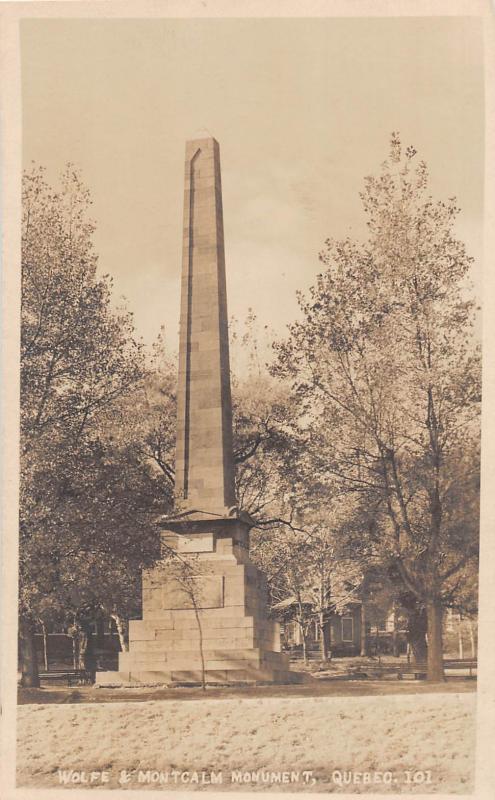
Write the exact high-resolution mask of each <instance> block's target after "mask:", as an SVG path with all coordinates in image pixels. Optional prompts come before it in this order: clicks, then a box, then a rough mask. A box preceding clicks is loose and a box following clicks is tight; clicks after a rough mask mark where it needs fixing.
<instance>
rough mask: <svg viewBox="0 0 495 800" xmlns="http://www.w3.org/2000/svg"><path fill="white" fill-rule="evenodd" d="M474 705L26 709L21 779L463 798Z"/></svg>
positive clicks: (241, 703) (423, 698)
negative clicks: (398, 793)
mask: <svg viewBox="0 0 495 800" xmlns="http://www.w3.org/2000/svg"><path fill="white" fill-rule="evenodd" d="M475 703H476V698H475V695H474V694H465V693H462V694H443V693H442V694H417V695H414V694H410V695H388V696H378V697H377V696H374V697H288V698H279V697H271V698H268V697H262V698H242V697H239V698H229V699H222V700H213V699H205V700H190V701H187V702H183V701H182V702H179V701H175V700H172V701H156V700H155V701H147V702H142V703H125V702H124V703H108V704H96V705H90V704H81V705H64V704H59V705H25V706H20V707H19V709H18V748H17V769H18V785H19V786H30V787H42V786H43V787H46V786H54V787H55V786H61V785H63V786H71V787H74V788H77V787H79V788H80V787H81V784H82V785H83V786H84V788H87V787H89V786H93V787H95V788H96V787H99V788H111V787H112V788H127V789H145V788H149V789H158V788H162V789H169V790H170V789H171V788H183V789H195V788H198V789H203V790H204V789H208V788H210V789H215V790H216V791H218V790H221V789H224V790H233V789H242V790H244V791H246V790H260V789H264V790H271V791H274V790H280V789H282V790H283V789H286V790H289V791H295V790H297V791H301V790H307V791H332V792H374V793H376V794H382V793H384V792H387V791H392V792H394V793H396V792H419V793H426V792H435V793H438V792H439V793H462V794H467V793H469V792H471V791H472V790H473V771H474V744H475V719H474V718H475ZM71 770H72V772H71ZM66 782H67V783H66Z"/></svg>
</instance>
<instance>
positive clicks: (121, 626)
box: [110, 613, 129, 653]
mask: <svg viewBox="0 0 495 800" xmlns="http://www.w3.org/2000/svg"><path fill="white" fill-rule="evenodd" d="M110 616H111V618H112V619H113V621H114V622H115V626H116V628H117V633H118V635H119V643H120V649H121V650H122V652H123V653H126V652H127V651H128V650H129V644H128V642H127V635H126V634H127V629H126V624H125V621H124V620H123V619H122V617H121V616H119V614H115V613H114V614H110Z"/></svg>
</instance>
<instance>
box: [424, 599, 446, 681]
mask: <svg viewBox="0 0 495 800" xmlns="http://www.w3.org/2000/svg"><path fill="white" fill-rule="evenodd" d="M426 618H427V625H428V628H427V630H428V658H427V664H428V680H429V681H444V680H445V674H444V670H443V641H442V639H443V637H442V619H443V609H442V606H441V605H440V603H439V602H438V601H434V600H430V601H429V602H428V603H427V606H426Z"/></svg>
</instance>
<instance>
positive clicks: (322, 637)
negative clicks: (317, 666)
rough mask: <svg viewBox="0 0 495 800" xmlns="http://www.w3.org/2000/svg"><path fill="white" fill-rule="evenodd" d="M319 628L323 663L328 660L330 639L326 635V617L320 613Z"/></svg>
mask: <svg viewBox="0 0 495 800" xmlns="http://www.w3.org/2000/svg"><path fill="white" fill-rule="evenodd" d="M318 627H319V630H320V655H321V660H322V661H327V660H328V638H327V635H326V630H325V628H326V625H325V615H324V613H323V611H320V613H319V615H318Z"/></svg>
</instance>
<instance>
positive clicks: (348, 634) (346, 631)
mask: <svg viewBox="0 0 495 800" xmlns="http://www.w3.org/2000/svg"><path fill="white" fill-rule="evenodd" d="M342 641H343V642H353V641H354V620H353V619H352V617H342Z"/></svg>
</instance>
